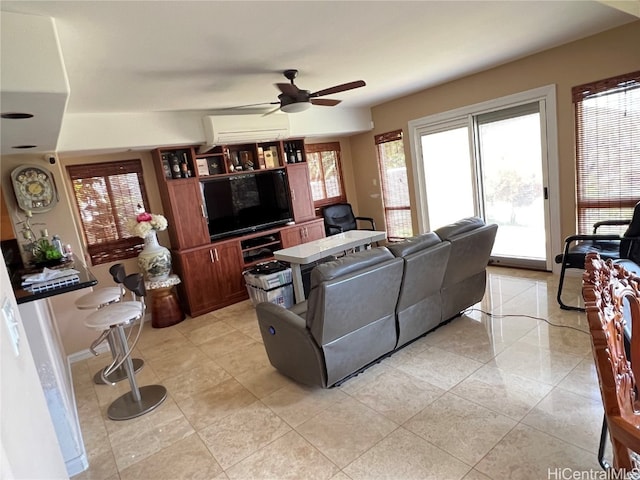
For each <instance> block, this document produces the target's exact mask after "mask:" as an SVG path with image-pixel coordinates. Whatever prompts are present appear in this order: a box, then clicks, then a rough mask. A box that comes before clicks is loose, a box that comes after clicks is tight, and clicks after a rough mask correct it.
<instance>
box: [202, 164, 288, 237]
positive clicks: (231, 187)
mask: <svg viewBox="0 0 640 480" xmlns="http://www.w3.org/2000/svg"><path fill="white" fill-rule="evenodd" d="M200 186H201V188H202V198H203V199H204V205H205V210H206V213H207V220H208V222H209V235H211V240H214V239H219V238H223V237H228V236H232V235H239V234H243V233H247V232H252V231H257V230H262V229H265V228H269V227H274V226H277V225H283V224H285V223H287V222H290V221H291V220H293V216H292V214H291V205H290V203H289V195H288V194H287V192H288V191H289V185H288V181H287V175H286V173H285V171H284V170H265V171H260V170H256V171H253V172H251V173H246V174H236V175H230V176H227V177H218V178H213V179H210V180H205V181H201V182H200Z"/></svg>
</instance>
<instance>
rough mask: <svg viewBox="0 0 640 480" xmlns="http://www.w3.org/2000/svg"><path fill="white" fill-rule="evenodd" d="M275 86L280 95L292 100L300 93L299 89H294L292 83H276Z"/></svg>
mask: <svg viewBox="0 0 640 480" xmlns="http://www.w3.org/2000/svg"><path fill="white" fill-rule="evenodd" d="M275 86H276V88H277V89H278V90H280V91H281V92H282V93H284V94H285V95H288V96H290V97H292V98H295V97H297V96H298V94H299V93H300V89H299V88H298V87H296V86H295V85H294V84H293V83H276V84H275Z"/></svg>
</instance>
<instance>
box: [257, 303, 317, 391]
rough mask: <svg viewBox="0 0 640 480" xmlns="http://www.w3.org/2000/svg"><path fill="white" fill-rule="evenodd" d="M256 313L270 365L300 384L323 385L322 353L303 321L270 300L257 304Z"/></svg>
mask: <svg viewBox="0 0 640 480" xmlns="http://www.w3.org/2000/svg"><path fill="white" fill-rule="evenodd" d="M256 313H257V315H258V324H259V326H260V334H261V335H262V341H263V342H264V348H265V350H266V351H267V356H268V357H269V361H270V362H271V365H273V366H274V367H275V368H276V369H277V370H278V371H279V372H280V373H282V374H283V375H286V376H287V377H290V378H293V379H294V380H296V381H298V382H300V383H304V384H305V385H312V386H318V387H326V384H327V378H326V377H327V376H326V369H325V364H324V355H323V353H322V351H321V350H320V348H319V347H318V345H317V344H316V342H315V340H314V339H313V337H312V336H311V332H309V330H308V329H307V326H306V322H305V320H304V319H303V318H302V317H300V316H298V315H296V314H295V313H293V312H292V311H290V310H287V309H286V308H283V307H281V306H280V305H275V304H273V303H259V304H258V305H257V306H256Z"/></svg>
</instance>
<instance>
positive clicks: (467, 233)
mask: <svg viewBox="0 0 640 480" xmlns="http://www.w3.org/2000/svg"><path fill="white" fill-rule="evenodd" d="M496 232H497V225H485V223H484V222H483V221H482V219H480V218H477V217H470V218H466V219H463V220H460V221H459V222H456V223H454V224H451V225H447V226H445V227H442V228H440V229H438V230H436V231H435V232H430V233H426V234H423V235H419V236H417V237H414V238H411V239H408V240H406V241H403V242H399V243H394V244H390V245H389V246H388V247H378V248H372V249H370V250H364V251H361V252H356V253H352V254H349V255H345V256H344V257H342V258H339V259H337V260H334V261H330V262H327V263H323V264H321V265H318V266H317V267H315V268H314V269H313V271H312V273H311V289H310V292H309V295H308V299H307V300H306V301H305V302H302V303H300V304H297V305H295V306H293V307H292V308H290V309H286V308H283V307H281V306H279V305H275V304H272V303H260V304H258V305H257V306H256V312H257V315H258V323H259V325H260V332H261V334H262V338H263V341H264V345H265V349H266V351H267V355H268V357H269V361H270V362H271V364H272V365H273V366H274V367H275V368H276V369H277V370H278V371H280V372H281V373H282V374H283V375H286V376H288V377H290V378H292V379H294V380H296V381H297V382H299V383H303V384H306V385H312V386H319V387H324V388H327V387H331V386H334V385H336V384H339V383H341V382H342V381H344V380H345V379H346V378H348V377H350V376H351V375H353V374H354V373H357V372H359V371H361V370H362V369H364V368H365V367H367V366H368V365H370V364H372V363H373V362H375V361H376V360H379V359H381V358H382V357H385V356H387V355H389V354H391V353H393V352H394V351H395V350H397V349H399V348H401V347H402V346H404V345H406V344H408V343H409V342H411V341H413V340H415V339H417V338H418V337H420V336H422V335H424V334H425V333H427V332H429V331H431V330H433V329H434V328H436V327H438V326H439V325H441V324H442V323H443V322H446V321H447V320H449V319H451V318H453V317H455V316H457V315H459V314H460V313H461V312H462V311H463V310H464V309H465V308H468V307H470V306H471V305H474V304H475V303H477V302H479V301H480V300H481V299H482V297H483V295H484V291H485V286H486V265H487V263H488V261H489V255H490V253H491V248H492V247H493V242H494V240H495V235H496Z"/></svg>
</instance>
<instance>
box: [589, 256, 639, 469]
mask: <svg viewBox="0 0 640 480" xmlns="http://www.w3.org/2000/svg"><path fill="white" fill-rule="evenodd" d="M585 268H586V271H585V273H584V275H583V287H582V295H583V298H584V301H585V307H586V313H587V319H588V322H589V329H590V331H591V344H592V350H593V356H594V360H595V363H596V369H597V371H598V379H599V383H600V392H601V394H602V403H603V406H604V411H605V419H606V422H607V426H608V429H609V434H610V438H611V443H612V446H613V468H614V469H615V470H626V471H630V470H631V469H633V468H634V467H636V466H637V465H636V463H635V461H634V459H633V458H632V455H631V453H630V452H636V453H637V452H640V403H639V402H638V398H637V390H636V381H635V377H636V376H637V375H640V335H639V334H636V335H635V336H634V335H631V339H630V352H631V358H628V357H627V353H626V351H625V344H624V327H625V310H626V311H627V318H630V319H631V330H632V332H636V333H638V332H640V277H637V276H635V275H634V274H632V273H629V272H627V271H626V270H625V269H624V268H623V267H622V266H620V265H616V264H614V263H613V262H611V261H610V260H608V261H605V260H602V259H601V258H600V256H599V255H598V254H597V253H588V254H587V256H586V262H585ZM632 366H635V369H634V368H633V367H632ZM634 370H635V371H634Z"/></svg>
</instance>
